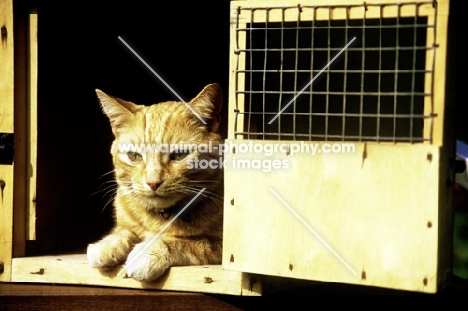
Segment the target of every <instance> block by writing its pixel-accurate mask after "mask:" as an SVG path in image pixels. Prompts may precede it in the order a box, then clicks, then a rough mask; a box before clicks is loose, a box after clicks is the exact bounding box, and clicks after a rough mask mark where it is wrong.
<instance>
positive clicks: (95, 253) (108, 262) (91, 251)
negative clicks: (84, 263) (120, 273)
mask: <svg viewBox="0 0 468 311" xmlns="http://www.w3.org/2000/svg"><path fill="white" fill-rule="evenodd" d="M86 255H87V258H88V262H89V264H90V266H91V267H93V268H109V267H113V266H116V265H118V264H119V263H122V262H124V260H125V257H126V256H127V253H126V252H125V251H124V250H122V249H119V248H118V247H115V245H113V243H110V242H109V241H106V240H102V241H99V242H97V243H94V244H89V245H88V249H87V251H86Z"/></svg>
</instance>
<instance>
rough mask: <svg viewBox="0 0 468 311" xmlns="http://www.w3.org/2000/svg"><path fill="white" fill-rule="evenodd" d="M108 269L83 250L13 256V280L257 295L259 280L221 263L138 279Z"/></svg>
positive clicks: (259, 289)
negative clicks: (150, 279) (89, 259)
mask: <svg viewBox="0 0 468 311" xmlns="http://www.w3.org/2000/svg"><path fill="white" fill-rule="evenodd" d="M120 269H121V267H118V268H117V269H113V270H109V271H105V272H104V271H99V270H98V269H94V268H91V267H90V266H89V264H88V262H87V260H86V255H85V254H78V255H63V256H44V257H24V258H14V259H13V272H12V281H13V282H34V283H55V284H82V285H101V286H113V287H125V288H144V289H160V290H176V291H190V292H203V293H215V294H230V295H243V296H258V295H261V293H262V284H261V283H259V282H253V280H251V279H250V275H249V274H246V273H242V272H237V271H227V270H223V269H222V267H221V266H188V267H172V268H171V269H170V270H169V272H168V273H166V274H165V275H163V276H162V277H161V278H160V279H158V280H156V281H155V282H151V283H148V282H138V281H135V280H133V279H129V278H124V277H123V276H122V275H121V274H119V272H120Z"/></svg>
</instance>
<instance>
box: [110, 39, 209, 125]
mask: <svg viewBox="0 0 468 311" xmlns="http://www.w3.org/2000/svg"><path fill="white" fill-rule="evenodd" d="M118 38H119V40H120V41H122V43H123V44H124V45H125V46H126V47H127V48H128V49H129V50H130V51H131V52H132V53H133V54H134V55H135V56H136V57H137V58H138V59H139V60H140V61H141V62H142V63H143V64H144V65H145V66H146V67H147V68H148V69H149V70H150V71H151V72H152V73H153V74H154V75H155V76H156V77H157V78H158V79H159V80H160V81H161V82H162V83H163V84H164V85H165V86H166V87H167V88H168V89H169V90H170V91H171V92H172V93H173V94H174V95H175V96H177V98H178V99H179V100H180V101H181V102H183V103H184V104H185V105H186V106H187V108H188V109H190V111H192V113H193V114H194V115H195V116H196V117H197V118H198V119H200V121H202V122H203V124H206V121H205V120H203V118H202V117H200V115H199V114H198V113H197V112H196V111H195V110H193V108H192V107H190V105H189V104H187V103H186V102H185V100H183V99H182V97H180V96H179V94H177V92H176V91H174V89H173V88H172V87H171V86H170V85H169V84H167V82H166V81H164V79H163V78H161V76H160V75H158V73H157V72H156V71H154V69H153V68H151V66H150V65H148V63H147V62H145V60H144V59H143V58H142V57H141V56H140V55H138V53H137V52H135V50H134V49H132V47H131V46H130V45H128V43H127V42H125V40H124V39H122V38H121V37H120V36H119V37H118Z"/></svg>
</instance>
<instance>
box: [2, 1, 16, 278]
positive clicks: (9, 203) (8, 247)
mask: <svg viewBox="0 0 468 311" xmlns="http://www.w3.org/2000/svg"><path fill="white" fill-rule="evenodd" d="M0 28H1V31H0V59H1V61H0V77H1V78H0V132H2V133H13V123H14V120H13V112H14V111H13V104H14V96H13V84H14V82H13V79H14V76H13V65H14V64H13V62H14V51H13V2H12V1H11V0H0ZM0 183H1V188H0V281H9V280H10V279H11V257H12V248H13V244H12V241H13V165H0Z"/></svg>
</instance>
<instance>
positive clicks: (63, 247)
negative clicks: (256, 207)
mask: <svg viewBox="0 0 468 311" xmlns="http://www.w3.org/2000/svg"><path fill="white" fill-rule="evenodd" d="M37 10H38V14H39V30H38V36H39V47H38V49H39V77H38V80H39V87H38V89H39V94H38V96H39V102H38V105H39V108H38V109H39V111H38V135H39V137H38V141H39V143H38V164H37V166H38V172H37V174H38V175H37V176H38V181H37V203H36V205H37V241H36V242H31V243H30V244H29V249H28V251H29V252H31V253H54V252H67V251H73V250H77V249H84V248H85V247H86V245H87V244H88V243H89V242H91V241H93V240H95V239H98V238H100V237H101V235H103V234H105V233H106V232H107V231H108V230H109V229H110V228H111V225H112V209H113V208H112V204H111V203H110V201H111V199H112V195H113V192H114V191H112V185H113V184H112V183H111V182H110V181H111V180H112V174H108V175H105V176H103V175H104V174H106V173H107V172H109V171H111V170H112V163H111V156H110V151H109V150H110V145H111V143H112V140H113V136H112V133H111V130H110V126H109V122H108V119H107V117H106V116H105V115H103V113H102V112H101V109H100V106H99V103H98V100H97V97H96V94H95V91H94V89H95V88H99V89H101V90H103V91H105V92H106V93H108V94H111V95H114V96H117V97H120V98H123V99H127V100H130V101H133V102H135V103H138V104H152V103H157V102H161V101H167V100H177V98H176V96H175V95H173V93H171V92H170V91H169V90H168V89H167V88H166V87H165V86H164V85H163V84H162V83H161V82H160V81H159V80H158V79H157V77H156V76H155V75H154V74H153V73H151V71H150V70H149V69H148V68H146V67H145V66H144V65H143V64H142V63H141V62H140V60H138V59H137V58H136V57H135V56H134V55H133V54H132V53H131V52H130V51H129V50H128V49H127V47H126V46H125V45H124V44H123V43H122V42H121V41H120V40H119V39H118V37H119V36H121V37H122V38H123V39H124V40H125V41H126V42H127V43H128V44H129V45H130V46H131V47H132V48H133V49H134V50H135V51H136V52H137V53H139V54H140V56H141V57H142V58H143V59H144V60H145V61H146V62H147V63H148V64H149V65H150V66H151V67H152V68H153V69H154V70H155V71H156V72H157V73H158V74H159V75H160V76H161V77H163V78H164V79H165V80H166V82H167V83H168V84H169V85H171V86H172V87H173V88H174V89H175V90H176V91H177V92H178V94H179V95H180V96H181V97H182V98H183V99H184V100H186V101H189V100H190V99H191V98H193V97H195V96H196V95H197V94H198V92H200V91H201V90H202V89H203V87H204V86H205V85H207V84H209V83H213V82H218V83H219V84H220V85H221V87H222V89H223V92H224V95H225V101H224V104H225V107H224V110H223V114H224V116H226V117H223V120H224V121H225V123H224V124H225V125H226V123H227V100H226V99H227V85H228V74H229V51H228V48H229V1H219V0H216V1H213V0H211V1H207V0H203V1H200V0H198V1H138V0H137V1H126V2H125V4H124V2H118V1H112V2H111V1H93V2H92V1H70V2H69V1H61V2H58V1H38V3H37ZM225 128H226V126H225ZM223 132H224V133H225V132H226V130H225V129H224V130H223ZM109 187H111V188H109ZM106 204H107V206H106ZM105 206H106V207H105ZM104 207H105V208H104Z"/></svg>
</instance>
